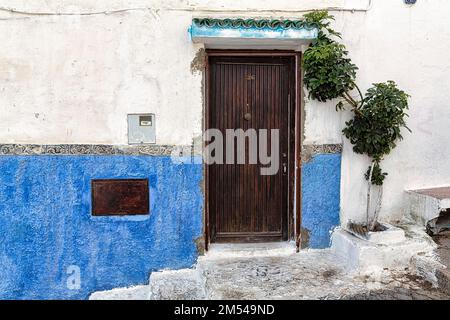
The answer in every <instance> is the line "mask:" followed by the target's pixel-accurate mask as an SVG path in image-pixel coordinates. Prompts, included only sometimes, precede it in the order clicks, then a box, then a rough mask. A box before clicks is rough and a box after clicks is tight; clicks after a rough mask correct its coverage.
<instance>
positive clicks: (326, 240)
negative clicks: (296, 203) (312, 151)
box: [301, 154, 341, 249]
mask: <svg viewBox="0 0 450 320" xmlns="http://www.w3.org/2000/svg"><path fill="white" fill-rule="evenodd" d="M340 182H341V155H340V154H319V155H316V156H314V157H313V158H312V159H311V161H309V162H308V163H306V164H303V166H302V226H301V227H302V230H303V232H306V233H307V238H309V240H308V243H307V246H308V247H309V248H315V249H319V248H327V247H329V246H330V232H331V231H332V230H333V229H334V228H335V227H336V226H338V225H339V210H340Z"/></svg>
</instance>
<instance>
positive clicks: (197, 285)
mask: <svg viewBox="0 0 450 320" xmlns="http://www.w3.org/2000/svg"><path fill="white" fill-rule="evenodd" d="M150 292H151V294H150V299H151V300H204V299H206V292H205V278H204V277H203V275H202V273H201V272H200V271H199V270H198V269H196V268H194V269H181V270H163V271H159V272H153V273H152V274H151V276H150Z"/></svg>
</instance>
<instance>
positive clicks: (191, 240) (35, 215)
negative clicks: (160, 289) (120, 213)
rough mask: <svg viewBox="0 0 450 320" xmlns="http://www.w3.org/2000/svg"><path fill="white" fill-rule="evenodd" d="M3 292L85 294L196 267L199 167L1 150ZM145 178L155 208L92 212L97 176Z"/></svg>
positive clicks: (166, 160) (165, 160) (10, 295)
mask: <svg viewBox="0 0 450 320" xmlns="http://www.w3.org/2000/svg"><path fill="white" fill-rule="evenodd" d="M0 168H1V170H0V234H1V235H2V237H1V240H0V268H1V273H0V298H1V299H86V298H88V296H89V294H90V293H92V292H93V291H99V290H107V289H112V288H115V287H122V286H130V285H136V284H144V283H146V282H147V281H148V277H149V273H150V272H151V271H153V270H159V269H162V268H174V269H176V268H185V267H190V266H192V264H194V263H195V261H196V259H197V255H198V253H197V249H196V244H195V239H196V238H197V237H199V236H201V234H202V203H203V198H202V192H201V188H200V182H201V179H202V166H201V165H198V164H196V165H193V164H177V165H176V164H173V163H172V161H171V159H170V157H163V156H157V157H152V156H2V157H0ZM102 178H103V179H105V178H107V179H111V178H148V179H149V183H150V199H151V200H150V202H151V203H150V215H149V216H148V215H147V216H138V217H92V216H91V192H90V188H91V186H90V183H91V179H102Z"/></svg>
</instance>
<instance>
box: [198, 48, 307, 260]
mask: <svg viewBox="0 0 450 320" xmlns="http://www.w3.org/2000/svg"><path fill="white" fill-rule="evenodd" d="M210 57H292V58H293V59H294V70H292V71H293V74H294V77H295V79H294V94H293V97H291V99H293V100H294V110H295V111H294V115H293V118H294V119H293V120H294V121H293V122H294V127H293V128H291V129H290V130H292V129H293V130H294V134H293V136H294V141H291V143H290V148H292V147H293V150H290V155H289V157H290V159H289V168H290V169H291V168H292V170H289V171H290V172H289V175H288V190H289V195H288V210H287V232H288V241H290V240H295V244H296V248H297V252H298V251H299V249H300V246H301V243H300V241H301V236H300V233H301V228H300V226H301V148H302V117H301V116H302V110H301V101H302V100H301V97H302V90H301V88H302V86H301V83H302V73H301V59H302V53H301V52H300V51H293V50H292V51H291V50H218V49H207V50H206V54H205V71H204V72H205V74H204V81H205V82H204V102H205V107H204V115H203V120H204V121H203V129H204V131H205V130H206V129H208V128H209V127H210V115H211V114H210V112H211V106H210V85H211V80H210V76H209V75H210V66H209V58H210ZM291 101H292V100H291ZM290 122H291V121H290ZM204 147H205V145H204V146H203V148H204ZM291 162H293V166H292V165H291ZM203 166H204V168H203V169H204V171H203V172H204V183H205V184H204V225H203V228H204V241H205V250H206V251H207V250H208V248H209V244H210V240H211V239H210V235H211V233H210V227H211V226H210V223H209V222H210V212H209V169H208V167H209V166H208V165H207V164H203Z"/></svg>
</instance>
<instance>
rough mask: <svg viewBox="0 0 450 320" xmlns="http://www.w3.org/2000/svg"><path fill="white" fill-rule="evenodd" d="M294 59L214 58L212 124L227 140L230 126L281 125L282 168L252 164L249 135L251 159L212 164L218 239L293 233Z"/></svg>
mask: <svg viewBox="0 0 450 320" xmlns="http://www.w3.org/2000/svg"><path fill="white" fill-rule="evenodd" d="M293 60H294V59H292V58H289V57H210V59H209V121H208V122H209V128H216V129H219V130H221V131H222V133H223V135H224V142H225V141H226V137H225V132H226V131H225V130H226V129H243V130H244V131H246V130H248V129H250V128H253V129H256V130H258V129H268V130H271V129H279V154H278V157H279V170H278V172H277V173H276V174H275V175H261V172H260V168H261V167H262V164H261V163H260V162H259V159H258V163H257V164H248V160H249V158H248V151H249V145H248V140H247V141H246V164H212V165H210V166H209V168H208V175H209V176H208V184H209V192H208V195H209V219H210V221H209V224H210V235H211V241H212V242H257V241H282V240H287V238H288V222H287V211H288V198H289V190H288V189H289V176H290V173H292V171H293V161H292V160H293V155H292V151H293V147H292V146H293V145H292V142H293V136H292V135H293V133H294V131H293V128H292V130H291V129H290V127H291V126H292V124H293V122H292V121H293V120H294V119H293V116H294V114H293V113H294V112H293V111H292V110H294V109H293V107H294V106H293V101H294V100H293V99H294V97H293V94H292V93H291V92H292V89H293V82H294V81H295V80H294V79H295V76H294V72H293V71H294V61H293ZM259 138H260V137H259V136H258V140H259ZM268 140H270V131H269V134H268ZM270 143H272V142H270ZM268 152H269V153H270V144H269V149H268ZM224 154H225V148H224ZM265 167H267V166H265Z"/></svg>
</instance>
